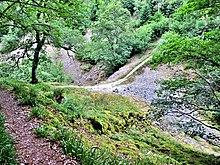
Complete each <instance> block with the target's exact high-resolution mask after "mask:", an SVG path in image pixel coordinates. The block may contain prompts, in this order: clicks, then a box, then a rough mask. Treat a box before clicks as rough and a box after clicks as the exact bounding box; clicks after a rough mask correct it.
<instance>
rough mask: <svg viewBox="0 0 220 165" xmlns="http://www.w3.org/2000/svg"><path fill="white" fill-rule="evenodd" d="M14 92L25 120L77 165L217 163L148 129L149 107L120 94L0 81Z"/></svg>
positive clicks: (208, 155) (150, 126)
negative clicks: (36, 122)
mask: <svg viewBox="0 0 220 165" xmlns="http://www.w3.org/2000/svg"><path fill="white" fill-rule="evenodd" d="M0 85H4V86H7V87H8V88H9V89H11V90H14V92H15V93H16V97H17V98H18V99H20V104H21V105H29V106H30V107H32V112H31V115H30V117H36V118H39V119H40V120H41V126H40V127H38V128H37V129H36V130H35V132H36V134H37V136H38V137H47V138H49V139H50V140H51V141H54V142H56V143H58V144H59V145H60V146H61V147H62V148H63V150H64V152H65V153H66V154H67V155H69V156H73V157H75V158H77V159H78V160H79V162H80V164H85V165H90V164H91V165H92V164H94V165H99V164H114V165H115V164H117V165H118V164H123V165H126V164H156V165H157V164H204V165H205V164H213V165H215V164H219V163H220V160H219V159H218V157H216V156H214V155H210V154H207V153H203V152H199V151H196V150H194V149H193V148H192V147H190V146H186V145H182V144H179V143H178V142H176V141H174V140H172V139H171V138H170V137H169V136H167V135H164V134H163V133H161V132H160V131H159V130H158V129H157V128H155V127H153V126H152V125H151V124H150V121H149V120H148V118H147V117H148V108H147V107H146V108H140V106H139V105H136V104H135V103H134V102H133V101H132V100H131V99H129V98H127V97H122V96H120V95H111V94H100V93H92V92H89V91H87V90H84V89H68V88H67V89H57V88H54V87H52V86H49V85H47V84H43V83H41V84H36V85H31V84H26V83H22V82H15V81H11V80H1V79H0Z"/></svg>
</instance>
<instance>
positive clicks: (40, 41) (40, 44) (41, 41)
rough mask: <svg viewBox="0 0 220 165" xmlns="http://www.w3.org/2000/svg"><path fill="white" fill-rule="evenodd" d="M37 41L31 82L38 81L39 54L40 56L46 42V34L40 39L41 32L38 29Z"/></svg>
mask: <svg viewBox="0 0 220 165" xmlns="http://www.w3.org/2000/svg"><path fill="white" fill-rule="evenodd" d="M36 42H37V47H36V48H35V51H34V59H33V63H32V74H31V83H32V84H36V83H37V82H38V80H37V67H38V63H39V56H40V51H41V50H42V47H43V45H44V42H45V35H44V34H43V37H42V39H40V33H39V32H38V31H37V32H36Z"/></svg>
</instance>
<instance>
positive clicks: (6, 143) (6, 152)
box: [0, 113, 17, 164]
mask: <svg viewBox="0 0 220 165" xmlns="http://www.w3.org/2000/svg"><path fill="white" fill-rule="evenodd" d="M16 158H17V154H16V150H15V147H14V141H13V139H12V138H11V137H10V136H9V134H8V133H7V132H6V130H5V128H4V116H3V114H2V113H0V164H17V162H16Z"/></svg>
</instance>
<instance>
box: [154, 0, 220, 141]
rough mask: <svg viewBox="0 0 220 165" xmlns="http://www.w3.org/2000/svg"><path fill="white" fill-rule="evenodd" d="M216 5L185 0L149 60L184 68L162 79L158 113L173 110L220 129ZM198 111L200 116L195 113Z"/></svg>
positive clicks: (218, 43)
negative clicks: (183, 66)
mask: <svg viewBox="0 0 220 165" xmlns="http://www.w3.org/2000/svg"><path fill="white" fill-rule="evenodd" d="M217 6H219V3H218V2H217V1H188V2H187V3H186V4H184V5H183V7H182V8H180V9H179V10H178V11H177V12H176V13H175V19H173V22H172V23H171V25H170V32H168V33H166V34H164V35H163V37H162V40H161V42H160V44H159V46H158V50H157V51H156V52H155V54H154V56H153V58H152V63H154V64H159V63H166V64H167V63H175V64H177V63H184V64H185V69H186V71H183V72H180V73H179V74H177V75H176V76H175V77H174V78H173V79H171V80H167V81H164V82H163V83H162V89H161V90H160V91H159V92H158V94H159V99H158V100H157V101H156V102H155V106H156V108H157V111H158V115H159V116H161V115H163V114H167V113H176V114H179V115H184V116H186V117H188V118H190V119H191V121H193V122H195V123H197V124H198V125H200V126H207V127H210V128H213V129H217V130H220V129H219V128H220V127H219V125H220V123H219V121H220V120H219V119H220V118H219V116H220V112H219V109H220V88H219V83H220V81H219V80H220V79H219V77H220V74H219V73H220V69H219V68H220V62H219V61H220V53H219V49H220V42H219V41H220V40H219V39H220V32H219V30H218V29H219V25H220V24H219V9H217ZM180 15H181V16H182V17H181V19H180ZM198 114H199V115H202V116H203V117H202V118H203V120H201V119H198V118H197V117H196V115H198ZM188 126H189V125H188ZM199 134H200V135H201V136H202V135H203V133H202V132H200V133H199ZM210 138H211V137H210Z"/></svg>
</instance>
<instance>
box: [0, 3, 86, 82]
mask: <svg viewBox="0 0 220 165" xmlns="http://www.w3.org/2000/svg"><path fill="white" fill-rule="evenodd" d="M0 5H1V8H0V18H1V23H0V31H8V32H9V34H10V35H11V38H9V39H8V45H10V47H9V48H10V49H8V48H4V47H3V51H2V52H3V53H7V52H11V51H13V50H16V49H18V48H19V49H22V51H23V52H22V54H21V57H24V56H31V55H32V54H33V65H32V81H31V82H32V83H36V82H37V67H38V63H39V56H40V52H42V50H43V47H44V46H45V44H52V45H54V46H59V47H64V45H65V43H64V42H63V41H62V36H63V35H64V34H65V31H64V30H65V28H67V27H68V28H71V29H72V30H74V29H75V28H77V27H79V26H80V25H81V24H82V22H83V18H84V17H86V16H85V13H86V7H85V4H84V2H83V1H82V0H71V1H60V0H54V1H44V0H37V1H25V0H21V1H17V0H14V1H10V0H6V1H1V2H0ZM11 43H13V44H11ZM6 46H7V44H6ZM21 57H20V58H21Z"/></svg>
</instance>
